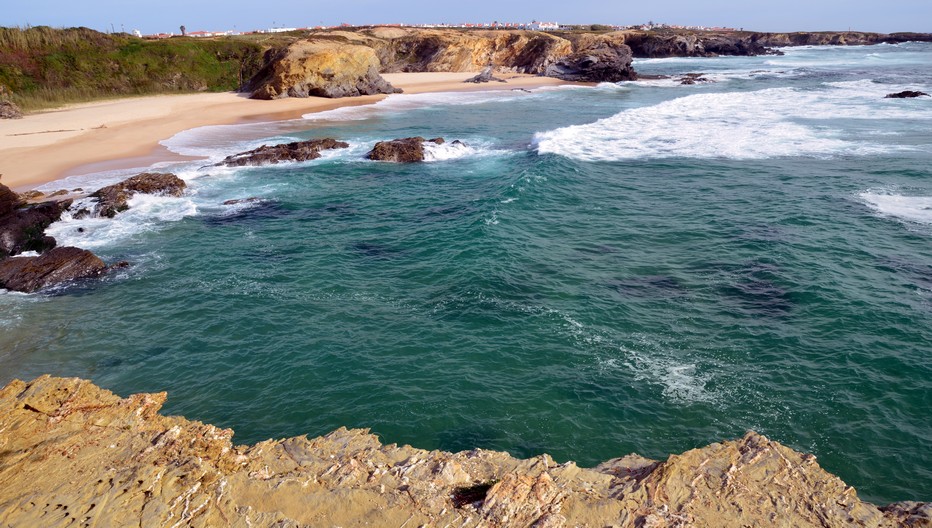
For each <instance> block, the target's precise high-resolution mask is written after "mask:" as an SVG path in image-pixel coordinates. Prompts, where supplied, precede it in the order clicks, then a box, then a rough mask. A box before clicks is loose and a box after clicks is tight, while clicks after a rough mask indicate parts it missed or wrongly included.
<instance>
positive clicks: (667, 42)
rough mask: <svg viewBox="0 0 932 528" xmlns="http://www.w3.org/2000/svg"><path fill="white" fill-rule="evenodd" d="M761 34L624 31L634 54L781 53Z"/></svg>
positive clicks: (742, 54) (664, 55)
mask: <svg viewBox="0 0 932 528" xmlns="http://www.w3.org/2000/svg"><path fill="white" fill-rule="evenodd" d="M763 37H764V35H761V34H755V33H742V32H728V33H716V32H711V31H702V32H671V31H630V32H626V38H625V44H627V45H628V46H630V47H631V50H632V52H633V54H634V56H635V57H714V56H717V55H741V56H745V55H781V54H782V53H781V52H780V51H777V50H773V49H771V48H770V47H769V46H774V45H779V44H772V43H771V44H766V45H765V44H764V42H765V39H764V38H763Z"/></svg>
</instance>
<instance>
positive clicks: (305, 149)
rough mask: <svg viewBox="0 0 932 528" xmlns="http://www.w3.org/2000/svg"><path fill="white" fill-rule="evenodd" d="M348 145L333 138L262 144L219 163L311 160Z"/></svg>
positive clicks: (243, 163)
mask: <svg viewBox="0 0 932 528" xmlns="http://www.w3.org/2000/svg"><path fill="white" fill-rule="evenodd" d="M347 147H349V143H346V142H345V141H337V140H335V139H332V138H324V139H310V140H307V141H296V142H294V143H284V144H281V145H262V146H261V147H259V148H257V149H253V150H250V151H247V152H240V153H239V154H234V155H232V156H227V157H226V158H224V160H223V161H221V162H220V163H218V164H217V165H225V166H227V167H242V166H245V165H270V164H274V163H284V162H289V161H310V160H314V159H317V158H319V157H320V151H321V150H331V149H338V148H347Z"/></svg>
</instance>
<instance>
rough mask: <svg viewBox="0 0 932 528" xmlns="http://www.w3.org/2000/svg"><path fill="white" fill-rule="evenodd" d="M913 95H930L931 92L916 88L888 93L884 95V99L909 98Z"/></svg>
mask: <svg viewBox="0 0 932 528" xmlns="http://www.w3.org/2000/svg"><path fill="white" fill-rule="evenodd" d="M913 97H929V94H927V93H925V92H918V91H915V90H904V91H902V92H897V93H892V94H887V95H885V96H884V99H909V98H913Z"/></svg>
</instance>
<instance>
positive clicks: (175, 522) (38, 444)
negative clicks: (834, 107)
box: [0, 376, 932, 528]
mask: <svg viewBox="0 0 932 528" xmlns="http://www.w3.org/2000/svg"><path fill="white" fill-rule="evenodd" d="M166 397H167V395H166V393H164V392H162V393H155V394H135V395H132V396H129V397H126V398H121V397H119V396H117V395H115V394H113V393H111V392H110V391H107V390H104V389H102V388H100V387H97V386H96V385H94V384H93V383H91V382H89V381H85V380H82V379H78V378H55V377H50V376H42V377H40V378H38V379H35V380H33V381H31V382H24V381H20V380H14V381H12V382H10V383H9V384H8V385H7V386H6V387H4V388H3V389H2V390H0V476H2V479H3V486H0V524H2V525H4V526H129V525H133V526H143V527H148V526H153V527H154V526H242V527H247V526H277V527H297V526H343V527H351V526H438V527H439V526H457V527H460V526H462V527H466V526H469V527H476V526H485V527H505V526H535V527H541V528H542V527H550V528H557V527H564V526H565V527H570V526H618V527H665V526H670V527H672V526H735V527H737V526H794V527H810V526H811V527H817V526H818V527H841V526H874V527H893V526H903V527H907V526H910V527H911V526H929V525H930V523H932V506H930V505H929V504H923V503H909V502H904V503H896V504H892V505H889V506H885V507H877V506H875V505H873V504H870V503H867V502H864V501H861V500H860V499H859V498H858V496H857V492H856V490H855V489H854V488H852V487H851V486H848V485H847V484H845V483H844V482H842V481H841V479H839V478H838V477H835V476H834V475H832V474H830V473H828V472H827V471H825V470H824V469H822V468H821V467H820V466H819V464H818V462H817V461H816V458H815V457H814V456H813V455H810V454H804V453H800V452H797V451H794V450H792V449H790V448H788V447H786V446H784V445H781V444H780V443H778V442H775V441H773V440H770V439H768V438H767V437H765V436H762V435H760V434H757V433H754V432H748V433H747V434H745V435H744V436H743V437H742V438H739V439H737V440H729V441H724V442H719V443H714V444H711V445H708V446H706V447H702V448H698V449H692V450H689V451H686V452H685V453H682V454H679V455H671V456H670V457H669V458H667V459H666V460H659V461H658V460H650V459H647V458H644V457H641V456H638V455H627V456H624V457H621V458H615V459H611V460H608V461H605V462H603V463H601V464H599V465H597V466H596V467H594V468H581V467H578V466H576V464H574V463H573V462H563V463H559V462H557V461H555V460H553V459H552V458H551V457H550V456H548V455H546V454H542V455H540V456H536V457H534V458H529V459H523V460H522V459H517V458H514V457H512V456H510V455H509V454H508V453H504V452H496V451H486V450H483V449H473V450H471V451H463V452H459V453H449V452H444V451H426V450H423V449H417V448H414V447H411V446H407V445H405V446H398V445H395V444H389V445H384V444H382V443H381V442H380V440H379V438H378V437H376V436H374V435H372V434H369V432H368V431H366V430H360V429H353V430H350V429H343V428H341V429H338V430H336V431H333V432H331V433H329V434H327V435H325V436H322V437H317V438H307V437H306V436H299V437H294V438H286V439H281V440H267V441H264V442H259V443H257V444H255V445H241V446H237V445H234V444H233V441H232V439H233V431H232V430H230V429H222V428H219V427H216V426H213V425H209V424H204V423H200V422H197V421H191V420H188V419H186V418H183V417H178V416H164V415H162V414H160V413H159V410H160V408H161V406H162V404H163V403H164V402H165V401H166ZM605 426H606V427H623V426H624V424H605Z"/></svg>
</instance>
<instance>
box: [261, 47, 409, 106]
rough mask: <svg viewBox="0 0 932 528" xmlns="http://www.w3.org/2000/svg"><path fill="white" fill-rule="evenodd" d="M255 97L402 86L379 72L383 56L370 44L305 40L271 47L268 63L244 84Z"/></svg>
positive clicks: (360, 92) (324, 94)
mask: <svg viewBox="0 0 932 528" xmlns="http://www.w3.org/2000/svg"><path fill="white" fill-rule="evenodd" d="M244 91H248V92H251V94H252V95H250V97H252V98H253V99H279V98H282V97H310V96H317V97H332V98H338V97H352V96H358V95H373V94H390V93H398V92H400V91H401V90H399V89H397V88H395V87H393V86H392V85H391V84H390V83H388V81H386V80H385V79H383V78H382V76H381V75H379V59H378V57H377V56H376V54H375V50H373V49H372V48H370V47H368V46H361V45H356V44H343V43H337V42H333V41H327V40H322V39H318V40H302V41H298V42H295V43H294V44H292V45H290V46H289V47H288V48H285V49H282V50H273V51H270V52H269V54H268V55H267V56H266V65H265V66H264V67H263V68H262V70H260V71H259V73H257V74H256V75H255V76H254V77H253V78H252V79H250V80H249V82H248V83H247V84H246V85H245V86H244Z"/></svg>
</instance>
